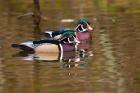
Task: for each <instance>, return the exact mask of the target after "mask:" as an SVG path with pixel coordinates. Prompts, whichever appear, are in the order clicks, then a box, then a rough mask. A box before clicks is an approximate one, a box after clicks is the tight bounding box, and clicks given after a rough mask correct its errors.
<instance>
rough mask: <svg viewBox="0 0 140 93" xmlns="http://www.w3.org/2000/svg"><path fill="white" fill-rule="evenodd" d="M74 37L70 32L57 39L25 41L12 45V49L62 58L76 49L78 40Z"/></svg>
mask: <svg viewBox="0 0 140 93" xmlns="http://www.w3.org/2000/svg"><path fill="white" fill-rule="evenodd" d="M74 35H75V34H74V32H71V31H70V32H66V33H63V34H62V35H61V37H60V38H59V39H54V38H48V39H44V40H38V41H26V42H23V43H20V44H12V47H14V48H19V49H21V50H23V51H27V52H29V51H30V52H32V53H38V54H39V53H48V54H49V53H50V54H55V55H60V56H62V55H63V52H69V51H75V50H76V49H77V43H78V40H77V38H76V37H75V36H74ZM60 58H61V57H60Z"/></svg>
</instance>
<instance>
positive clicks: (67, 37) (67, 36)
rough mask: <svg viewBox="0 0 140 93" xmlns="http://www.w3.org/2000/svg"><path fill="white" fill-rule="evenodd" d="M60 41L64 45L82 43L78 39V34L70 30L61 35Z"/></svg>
mask: <svg viewBox="0 0 140 93" xmlns="http://www.w3.org/2000/svg"><path fill="white" fill-rule="evenodd" d="M59 41H61V42H62V43H80V41H79V40H78V39H77V37H76V32H75V31H72V30H69V31H67V32H65V33H63V34H62V35H61V37H60V38H59Z"/></svg>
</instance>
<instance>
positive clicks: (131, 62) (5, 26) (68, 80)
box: [0, 0, 140, 93]
mask: <svg viewBox="0 0 140 93" xmlns="http://www.w3.org/2000/svg"><path fill="white" fill-rule="evenodd" d="M139 6H140V1H139V0H112V1H110V0H100V1H99V0H88V1H86V0H41V11H42V15H43V17H42V18H43V19H42V21H41V25H40V29H38V28H35V26H34V24H33V18H32V16H31V15H28V16H23V15H24V14H25V13H31V12H32V9H33V8H32V7H33V5H32V1H25V0H19V1H17V0H7V1H5V0H0V93H140V90H139V87H140V68H139V66H140V63H139V62H140V59H139V57H140V53H139V51H140V32H139V29H140V7H139ZM21 16H23V17H21ZM83 16H84V17H87V18H89V19H90V20H91V21H92V24H93V26H94V27H95V31H94V32H93V45H91V46H93V53H94V56H93V57H89V56H82V57H80V58H81V61H80V62H78V63H74V62H59V61H56V62H44V61H39V60H38V61H37V60H36V61H30V60H23V57H22V56H21V55H20V54H18V52H19V50H17V49H13V48H11V46H10V45H11V44H12V43H20V42H23V41H26V40H34V39H38V38H40V36H39V35H36V34H35V33H34V32H35V31H39V30H40V31H42V32H43V31H45V30H46V29H61V28H74V27H75V24H76V22H75V21H74V22H63V21H62V20H64V19H72V20H77V19H78V18H80V17H83ZM72 55H73V54H72ZM72 57H73V56H72Z"/></svg>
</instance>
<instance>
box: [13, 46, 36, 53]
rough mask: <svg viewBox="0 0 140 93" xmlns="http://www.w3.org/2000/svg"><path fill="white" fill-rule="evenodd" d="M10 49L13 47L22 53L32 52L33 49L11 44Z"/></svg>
mask: <svg viewBox="0 0 140 93" xmlns="http://www.w3.org/2000/svg"><path fill="white" fill-rule="evenodd" d="M11 47H13V48H18V49H21V50H23V51H28V52H29V51H32V52H33V51H34V49H33V48H31V47H28V46H25V45H20V44H12V45H11Z"/></svg>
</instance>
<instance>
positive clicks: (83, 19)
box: [78, 18, 90, 24]
mask: <svg viewBox="0 0 140 93" xmlns="http://www.w3.org/2000/svg"><path fill="white" fill-rule="evenodd" d="M79 23H90V21H89V19H87V18H80V19H79V21H78V24H79Z"/></svg>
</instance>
